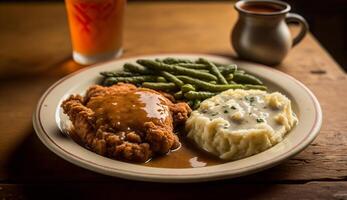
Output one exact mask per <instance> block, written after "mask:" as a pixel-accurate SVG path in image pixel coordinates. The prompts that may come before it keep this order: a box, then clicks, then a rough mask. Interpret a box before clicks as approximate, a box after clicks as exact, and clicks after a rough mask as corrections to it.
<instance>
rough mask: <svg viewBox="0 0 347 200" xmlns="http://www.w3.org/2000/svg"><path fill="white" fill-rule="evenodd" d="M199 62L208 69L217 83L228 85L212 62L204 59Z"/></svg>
mask: <svg viewBox="0 0 347 200" xmlns="http://www.w3.org/2000/svg"><path fill="white" fill-rule="evenodd" d="M199 61H200V62H202V63H204V64H206V65H208V66H209V67H210V71H211V73H212V74H214V75H215V76H216V77H217V78H218V82H219V83H221V84H224V85H226V84H228V82H227V81H226V80H225V78H224V76H223V75H222V74H221V73H220V71H219V70H218V68H217V66H216V65H215V64H214V63H212V62H210V61H208V60H206V59H204V58H200V59H199Z"/></svg>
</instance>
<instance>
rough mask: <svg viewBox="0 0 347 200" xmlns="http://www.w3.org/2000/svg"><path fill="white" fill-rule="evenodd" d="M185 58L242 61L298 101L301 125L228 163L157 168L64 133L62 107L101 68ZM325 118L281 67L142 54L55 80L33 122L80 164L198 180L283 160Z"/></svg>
mask: <svg viewBox="0 0 347 200" xmlns="http://www.w3.org/2000/svg"><path fill="white" fill-rule="evenodd" d="M168 56H170V57H181V58H188V59H196V58H198V57H204V58H207V59H210V60H212V61H216V62H220V63H225V64H227V63H231V62H232V63H237V64H238V66H239V68H242V69H244V70H246V71H248V72H249V73H251V74H254V75H256V76H258V77H260V78H261V79H262V80H263V81H264V82H265V84H266V85H267V86H268V87H269V89H270V91H280V92H282V93H284V94H285V95H287V96H288V97H289V98H290V99H291V100H292V102H293V107H294V110H295V112H296V114H297V115H298V117H299V120H300V122H299V124H298V126H296V127H295V128H294V129H293V130H292V131H291V132H290V133H289V134H288V135H287V136H286V137H285V139H284V140H283V141H282V142H281V143H279V144H277V145H275V146H274V147H272V148H270V149H268V150H266V151H264V152H262V153H259V154H256V155H254V156H250V157H248V158H244V159H241V160H237V161H233V162H228V163H225V164H220V165H215V166H207V167H201V168H187V169H172V168H171V169H170V168H153V167H147V166H141V165H136V164H130V163H126V162H121V161H116V160H112V159H109V158H106V157H103V156H99V155H97V154H95V153H93V152H91V151H89V150H87V149H85V148H83V147H81V146H79V145H78V144H77V143H75V142H74V141H73V140H71V139H70V138H68V137H64V136H62V134H61V133H60V130H61V128H62V126H61V124H62V125H63V124H64V123H61V122H63V121H65V120H66V116H65V115H64V114H62V111H61V109H60V107H59V105H60V104H61V102H62V101H63V100H64V99H66V98H67V97H68V96H69V95H70V94H76V93H81V94H83V92H84V91H85V90H86V89H87V88H88V87H89V86H90V85H92V84H95V83H97V81H98V80H100V76H99V72H100V71H107V70H122V66H123V64H124V63H125V62H135V60H137V59H139V58H160V57H168ZM321 123H322V112H321V108H320V105H319V102H318V101H317V99H316V97H315V96H314V95H313V94H312V92H311V91H310V90H309V89H307V88H306V87H305V86H304V85H303V84H302V83H300V82H299V81H297V80H295V79H294V78H292V77H291V76H288V75H286V74H284V73H282V72H280V71H277V70H275V69H272V68H269V67H266V66H262V65H258V64H253V63H246V62H239V61H232V60H230V59H226V58H224V57H218V56H211V55H195V54H170V55H152V56H144V57H136V58H130V59H123V60H116V61H111V62H107V63H103V64H99V65H95V66H92V67H88V68H85V69H82V70H80V71H77V72H75V73H73V74H70V75H68V76H66V77H64V78H62V79H61V80H59V81H58V82H56V83H55V84H53V85H52V86H51V87H50V88H49V89H48V90H47V91H46V92H45V94H44V95H43V96H42V98H41V99H40V101H39V103H38V105H37V109H36V112H35V113H34V116H33V124H34V128H35V130H36V133H37V135H38V137H39V138H40V139H41V141H42V142H43V143H44V144H45V145H46V146H47V147H48V148H49V149H50V150H52V151H53V152H54V153H56V154H57V155H59V156H60V157H62V158H63V159H65V160H67V161H69V162H72V163H74V164H76V165H78V166H80V167H83V168H86V169H89V170H92V171H95V172H99V173H102V174H106V175H110V176H116V177H121V178H126V179H135V180H144V181H155V182H197V181H208V180H216V179H226V178H233V177H238V176H243V175H247V174H250V173H254V172H257V171H260V170H264V169H267V168H269V167H272V166H274V165H277V164H279V163H280V162H282V161H284V160H285V159H288V158H290V157H291V156H293V155H295V154H297V153H299V152H300V151H302V150H303V149H304V148H305V147H307V146H308V145H309V144H310V143H311V142H312V141H313V139H314V138H315V137H316V136H317V134H318V132H319V129H320V127H321Z"/></svg>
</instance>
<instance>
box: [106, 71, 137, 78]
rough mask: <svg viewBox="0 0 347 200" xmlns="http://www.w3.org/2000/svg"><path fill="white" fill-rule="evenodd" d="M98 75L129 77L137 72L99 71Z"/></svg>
mask: <svg viewBox="0 0 347 200" xmlns="http://www.w3.org/2000/svg"><path fill="white" fill-rule="evenodd" d="M100 75H102V76H104V77H117V76H123V77H129V76H135V75H138V74H134V73H131V72H123V71H121V72H100Z"/></svg>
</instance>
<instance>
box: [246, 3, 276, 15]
mask: <svg viewBox="0 0 347 200" xmlns="http://www.w3.org/2000/svg"><path fill="white" fill-rule="evenodd" d="M241 8H242V9H244V10H247V11H250V12H254V13H260V14H268V13H274V12H280V11H281V10H283V8H282V7H281V6H279V5H275V4H271V3H246V4H244V5H242V6H241Z"/></svg>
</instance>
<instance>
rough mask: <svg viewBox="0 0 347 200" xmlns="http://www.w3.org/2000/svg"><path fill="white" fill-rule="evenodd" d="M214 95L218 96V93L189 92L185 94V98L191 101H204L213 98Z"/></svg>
mask: <svg viewBox="0 0 347 200" xmlns="http://www.w3.org/2000/svg"><path fill="white" fill-rule="evenodd" d="M214 95H216V93H213V92H204V91H200V92H195V91H189V92H187V93H185V94H184V97H185V98H187V99H189V100H195V99H200V100H203V99H207V98H210V97H213V96H214Z"/></svg>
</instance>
